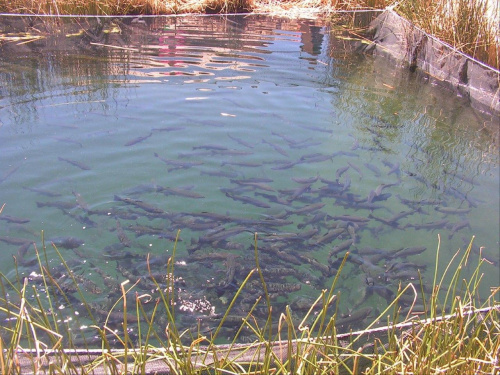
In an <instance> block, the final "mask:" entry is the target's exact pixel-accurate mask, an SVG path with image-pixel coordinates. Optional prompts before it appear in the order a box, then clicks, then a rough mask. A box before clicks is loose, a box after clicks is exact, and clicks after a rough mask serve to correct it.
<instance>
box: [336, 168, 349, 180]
mask: <svg viewBox="0 0 500 375" xmlns="http://www.w3.org/2000/svg"><path fill="white" fill-rule="evenodd" d="M349 168H350V167H349V166H348V165H346V166H345V167H341V168H339V169H337V172H336V173H335V177H336V178H337V181H338V179H339V178H340V177H341V176H342V175H343V174H344V173H345V172H346V171H347V170H348V169H349Z"/></svg>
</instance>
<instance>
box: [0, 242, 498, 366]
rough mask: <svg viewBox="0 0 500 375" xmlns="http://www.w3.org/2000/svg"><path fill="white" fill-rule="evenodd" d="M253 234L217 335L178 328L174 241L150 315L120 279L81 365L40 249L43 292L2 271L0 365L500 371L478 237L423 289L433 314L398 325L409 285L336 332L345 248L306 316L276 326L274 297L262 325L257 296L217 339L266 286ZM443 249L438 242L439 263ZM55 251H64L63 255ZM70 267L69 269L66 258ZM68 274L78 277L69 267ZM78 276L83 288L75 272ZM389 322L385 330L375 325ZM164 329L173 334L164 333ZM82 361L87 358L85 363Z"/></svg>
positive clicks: (289, 316)
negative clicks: (245, 338)
mask: <svg viewBox="0 0 500 375" xmlns="http://www.w3.org/2000/svg"><path fill="white" fill-rule="evenodd" d="M178 238H179V233H178V235H177V239H178ZM254 240H255V264H256V267H255V268H254V269H253V270H251V271H250V272H249V274H248V276H247V277H246V278H245V280H244V281H243V282H242V283H241V285H240V286H239V288H238V290H237V291H236V293H235V295H234V297H233V299H232V300H231V302H230V303H229V305H228V307H227V310H226V311H225V313H224V315H223V317H222V319H221V321H220V323H219V324H218V326H217V328H216V329H215V331H214V333H213V334H212V335H211V336H210V337H209V336H206V335H205V334H203V332H201V331H200V330H198V332H197V333H196V334H192V333H189V334H188V332H179V331H178V330H177V328H176V321H175V313H174V310H173V300H174V292H175V289H174V288H173V286H174V285H173V280H174V266H173V265H174V259H175V256H176V251H175V248H176V245H175V246H174V251H173V253H172V256H171V258H170V260H169V262H168V264H167V270H166V271H167V278H166V280H167V284H166V287H165V286H163V287H162V286H160V284H159V283H158V281H157V280H156V279H155V278H154V277H153V274H152V273H151V271H150V278H151V279H152V280H153V282H154V284H155V285H156V287H157V288H158V292H159V294H160V298H159V299H158V300H157V302H156V304H155V306H154V308H153V311H152V312H149V313H147V312H146V311H145V310H144V308H143V306H142V301H143V299H144V298H147V297H148V296H146V295H138V294H137V293H135V306H133V307H132V306H129V305H128V304H127V296H128V295H131V294H133V293H134V289H135V286H136V285H137V283H136V284H134V285H132V286H130V287H127V288H126V287H125V283H122V284H121V296H120V297H119V298H118V300H117V301H116V302H115V304H114V306H113V307H111V308H110V311H109V314H108V318H107V319H106V320H105V322H104V323H102V324H99V323H97V322H95V326H94V328H95V329H96V330H97V331H98V332H99V333H100V335H101V337H102V340H101V341H102V345H101V350H100V354H99V355H97V356H96V357H95V358H94V360H92V361H91V362H90V363H89V362H88V361H87V362H85V361H83V358H84V356H83V355H81V356H80V357H77V356H74V355H71V350H74V351H75V353H81V351H78V350H77V349H79V348H77V346H76V345H75V344H74V343H73V341H72V340H71V338H70V337H67V336H71V331H70V330H69V329H68V327H67V326H65V323H61V322H60V320H58V319H56V318H55V317H53V316H50V315H48V314H47V313H46V312H45V311H44V310H46V309H47V304H48V305H49V306H53V299H55V295H58V296H60V295H61V293H62V294H64V288H62V287H61V286H60V285H58V282H57V280H55V279H54V278H53V277H52V276H51V275H50V273H49V272H48V271H47V268H46V267H45V266H44V265H43V262H42V259H43V258H42V255H41V254H40V253H38V252H37V253H36V254H37V259H38V262H39V268H40V273H41V275H42V278H43V282H42V284H41V286H42V289H43V290H44V292H42V291H40V290H37V288H38V286H36V285H34V284H33V285H30V284H31V282H30V281H29V280H28V279H27V278H26V279H24V280H23V282H22V284H21V286H20V287H19V288H18V287H16V286H15V285H14V283H13V282H11V281H10V280H8V279H7V278H6V277H5V276H4V275H1V274H0V286H1V290H2V296H1V297H0V313H2V314H5V315H6V316H8V317H10V319H9V321H8V324H5V325H2V326H1V327H0V349H1V351H0V370H1V371H2V373H4V374H16V373H20V372H21V369H23V370H26V366H30V368H31V369H32V371H33V372H34V373H36V372H37V371H40V370H41V369H42V368H43V364H44V363H46V361H45V359H46V357H47V356H48V355H49V354H48V353H49V352H50V355H51V358H52V363H51V364H50V365H49V368H50V369H51V371H52V372H54V373H59V374H73V373H79V372H82V373H87V372H92V371H94V370H97V369H99V368H102V369H105V371H107V373H110V374H115V373H116V374H118V373H127V372H132V373H147V372H148V364H149V363H152V362H154V363H157V362H161V363H162V364H163V366H164V368H165V369H168V371H170V373H172V374H202V373H214V374H240V373H247V374H257V373H262V374H263V373H268V374H290V373H294V374H311V373H335V374H339V373H345V374H357V373H366V374H379V373H389V374H400V373H429V374H437V373H441V372H446V373H447V374H464V373H495V372H498V371H500V364H499V357H498V356H499V354H498V353H499V352H500V324H499V323H498V322H499V321H500V320H499V313H500V303H499V301H498V295H499V293H500V287H496V288H493V289H492V291H491V294H490V295H489V296H488V298H487V299H486V300H485V301H484V302H482V303H481V299H480V296H479V286H480V283H481V278H482V277H481V266H482V264H483V260H482V259H481V258H480V257H479V259H478V261H477V266H476V268H475V269H474V271H473V272H472V274H471V276H470V277H468V278H463V277H462V270H463V269H464V267H465V266H467V265H469V264H470V263H471V262H472V261H473V259H472V258H471V249H472V243H473V240H474V238H472V240H471V243H470V244H469V246H468V247H467V249H465V251H464V252H463V253H461V252H457V254H456V255H455V256H454V258H453V259H452V261H450V262H449V264H447V266H446V267H445V270H444V271H443V272H442V273H441V274H440V273H439V272H438V266H436V268H435V272H434V280H433V289H432V293H430V295H428V296H426V295H424V294H423V292H422V296H421V298H422V299H423V300H424V303H425V306H426V307H425V310H426V311H425V319H422V320H416V319H414V318H413V317H412V316H411V315H410V313H409V314H408V315H407V316H406V318H404V319H403V321H402V322H399V323H397V322H398V320H400V319H399V318H400V309H399V307H398V305H399V302H398V301H399V299H400V298H401V296H402V295H403V294H405V293H407V292H409V291H410V290H413V292H414V293H415V295H417V294H418V292H417V290H418V288H416V287H415V286H414V285H413V284H411V283H410V284H408V285H401V286H400V288H399V291H398V294H397V296H396V298H395V299H394V301H393V302H392V303H390V304H389V305H388V306H387V307H386V308H385V309H384V310H383V311H382V312H381V313H380V314H378V316H376V317H374V318H373V317H372V322H371V323H370V324H369V325H368V326H367V327H366V328H365V329H363V330H361V331H357V332H350V333H347V334H341V335H339V334H337V329H336V320H337V307H338V304H337V300H338V299H339V298H341V297H340V295H339V293H338V291H337V290H336V289H337V281H338V279H339V275H340V273H341V272H342V268H343V266H344V264H345V262H346V261H347V259H348V257H349V253H346V255H345V257H344V259H343V262H342V265H341V267H340V268H339V271H338V273H337V274H336V275H335V277H334V279H333V281H332V284H331V285H330V287H329V289H327V290H323V291H321V292H320V293H319V296H318V297H317V298H316V300H315V301H314V302H313V303H312V305H311V307H310V309H309V311H308V312H307V313H305V315H304V316H302V317H297V316H294V314H293V312H292V311H291V310H290V308H289V307H287V308H286V309H285V312H284V313H282V314H281V315H280V316H279V318H278V322H277V324H274V325H273V324H272V322H273V318H272V312H273V309H272V305H271V301H270V299H269V296H268V295H266V296H265V298H266V304H267V307H268V319H267V321H265V322H259V321H257V320H256V319H255V317H254V315H253V312H254V310H255V308H256V307H257V305H258V304H259V302H260V298H259V299H257V300H256V302H255V304H254V305H253V306H252V307H251V308H250V309H249V311H248V313H247V315H246V317H245V318H243V319H242V322H241V326H240V327H239V329H238V330H237V332H236V333H235V336H234V338H233V339H232V340H231V343H230V344H229V345H226V346H218V345H216V340H217V338H218V335H219V334H220V330H221V327H222V325H223V324H224V321H225V320H226V319H227V317H228V316H229V313H230V311H231V309H232V308H233V306H234V304H235V303H236V302H237V301H238V299H239V298H240V295H241V293H242V291H243V290H244V289H245V287H246V286H247V284H248V282H249V280H250V279H251V278H252V277H253V276H254V274H255V273H258V274H259V279H260V282H261V283H262V286H263V287H264V286H265V285H266V281H265V279H264V276H263V274H262V271H261V269H260V265H259V257H258V246H257V235H255V237H254ZM55 250H56V251H57V248H55ZM439 253H440V246H439V245H438V248H437V251H436V263H437V264H438V263H439ZM57 256H59V257H60V256H61V255H60V253H59V252H57ZM63 263H64V265H65V266H66V267H68V266H67V263H65V262H63ZM148 263H149V262H148ZM68 270H69V268H68ZM68 272H69V274H70V276H71V275H72V274H71V273H70V270H69V271H68ZM72 281H73V282H74V283H75V286H77V285H76V284H77V281H76V279H75V278H74V277H73V278H72ZM447 285H449V286H447ZM29 287H31V288H32V289H33V292H34V294H35V295H37V294H42V293H47V294H51V295H53V296H48V297H50V298H48V299H47V302H45V300H42V299H41V298H39V297H36V298H35V299H34V300H33V299H31V298H28V297H27V289H28V288H29ZM421 289H422V290H423V288H421ZM7 290H9V293H16V294H17V296H18V297H19V303H13V302H11V301H10V300H9V299H8V298H7V297H6V295H7V292H6V291H7ZM77 294H78V295H79V296H80V298H81V299H82V303H83V304H84V305H86V306H89V304H88V303H87V302H86V301H85V299H84V296H83V294H82V293H81V291H80V292H79V293H77ZM66 298H67V297H66ZM119 305H121V306H122V308H123V314H122V317H123V321H122V323H121V326H122V327H123V331H122V332H121V333H119V332H118V333H117V332H114V331H112V330H111V328H110V327H109V323H110V322H109V319H110V315H111V313H112V311H113V310H114V309H115V307H117V306H119ZM332 306H333V307H334V311H333V312H332ZM88 308H89V309H90V307H88ZM318 308H319V310H318ZM131 314H132V315H134V318H135V319H137V321H138V323H137V330H138V332H139V339H138V341H137V342H132V340H131V338H130V337H129V335H128V330H127V325H128V321H129V318H130V317H131ZM148 314H149V315H148ZM160 314H164V315H166V316H167V324H166V329H165V331H164V332H162V331H159V330H158V325H157V317H158V316H159V315H160ZM314 314H316V315H314ZM381 323H383V324H385V326H383V327H377V326H378V325H380V324H381ZM243 329H250V330H251V331H252V332H253V333H254V334H255V336H256V339H255V341H254V343H252V344H248V345H240V344H238V343H237V340H238V337H239V335H240V333H241V331H242V330H243ZM109 332H112V335H113V337H115V338H116V339H117V340H118V342H120V343H121V346H122V349H119V350H118V349H111V348H110V343H109V342H108V339H107V333H109ZM165 335H166V337H167V339H164V338H162V337H164V336H165ZM153 338H154V339H155V343H154V344H153V342H152V339H153ZM63 343H64V344H63ZM87 350H88V349H87ZM26 353H29V354H30V355H29V357H28V358H30V359H31V360H30V361H28V362H27V361H26V358H25V357H26V356H24V359H23V360H21V359H20V358H21V356H23V355H24V354H26ZM83 353H85V351H83ZM79 358H81V359H82V361H83V362H81V363H79V360H80V359H79ZM21 364H22V366H23V368H21V367H20V366H21Z"/></svg>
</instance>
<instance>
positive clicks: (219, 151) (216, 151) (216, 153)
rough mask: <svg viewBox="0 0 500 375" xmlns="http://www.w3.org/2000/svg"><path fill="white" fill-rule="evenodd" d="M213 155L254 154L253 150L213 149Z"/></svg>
mask: <svg viewBox="0 0 500 375" xmlns="http://www.w3.org/2000/svg"><path fill="white" fill-rule="evenodd" d="M211 155H224V156H241V155H253V152H252V151H243V150H214V151H211Z"/></svg>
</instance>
